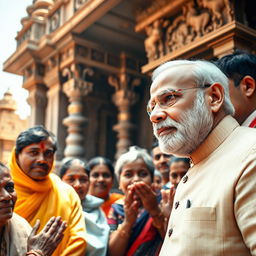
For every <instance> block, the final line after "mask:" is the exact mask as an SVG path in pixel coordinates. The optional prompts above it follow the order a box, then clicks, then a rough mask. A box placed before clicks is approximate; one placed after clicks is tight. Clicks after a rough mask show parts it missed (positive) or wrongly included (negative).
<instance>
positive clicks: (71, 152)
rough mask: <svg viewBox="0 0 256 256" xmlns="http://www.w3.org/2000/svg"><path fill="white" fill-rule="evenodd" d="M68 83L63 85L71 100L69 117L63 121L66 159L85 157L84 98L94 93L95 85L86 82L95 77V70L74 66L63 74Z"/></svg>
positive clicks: (66, 69)
mask: <svg viewBox="0 0 256 256" xmlns="http://www.w3.org/2000/svg"><path fill="white" fill-rule="evenodd" d="M62 75H63V76H64V77H67V79H68V80H67V81H66V82H65V83H64V84H63V91H64V93H65V94H66V95H67V97H68V99H69V102H70V104H69V106H68V114H69V115H68V116H67V117H66V118H65V119H64V120H63V124H64V125H65V126H67V130H68V136H67V138H66V148H65V150H64V156H65V159H69V158H73V157H78V158H84V157H85V150H84V146H83V145H84V143H83V142H84V136H83V132H82V131H83V126H84V125H85V123H86V118H85V117H84V116H83V104H82V97H83V96H85V95H87V94H88V93H89V92H91V91H92V86H93V84H92V83H91V82H88V81H86V79H87V76H92V75H93V70H92V69H90V68H85V67H83V66H81V65H75V64H72V65H71V66H70V67H69V68H65V69H64V70H63V72H62Z"/></svg>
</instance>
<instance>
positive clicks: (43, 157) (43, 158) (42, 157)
mask: <svg viewBox="0 0 256 256" xmlns="http://www.w3.org/2000/svg"><path fill="white" fill-rule="evenodd" d="M37 160H38V161H40V162H41V161H43V162H44V161H45V156H44V154H43V153H39V154H38V157H37Z"/></svg>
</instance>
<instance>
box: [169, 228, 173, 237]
mask: <svg viewBox="0 0 256 256" xmlns="http://www.w3.org/2000/svg"><path fill="white" fill-rule="evenodd" d="M172 232H173V229H172V228H170V229H169V231H168V236H169V237H171V235H172Z"/></svg>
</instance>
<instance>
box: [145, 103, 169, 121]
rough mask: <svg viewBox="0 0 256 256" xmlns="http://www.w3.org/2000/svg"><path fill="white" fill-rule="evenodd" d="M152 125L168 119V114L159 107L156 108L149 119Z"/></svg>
mask: <svg viewBox="0 0 256 256" xmlns="http://www.w3.org/2000/svg"><path fill="white" fill-rule="evenodd" d="M149 119H150V121H151V122H152V123H159V122H161V121H163V120H165V119H166V112H165V111H163V109H161V107H159V106H158V105H156V106H155V108H154V109H153V111H152V112H151V114H150V117H149Z"/></svg>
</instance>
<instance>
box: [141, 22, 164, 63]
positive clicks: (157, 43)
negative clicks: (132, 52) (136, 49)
mask: <svg viewBox="0 0 256 256" xmlns="http://www.w3.org/2000/svg"><path fill="white" fill-rule="evenodd" d="M162 25H163V20H162V19H160V20H155V21H154V22H153V24H152V25H149V26H147V27H146V33H147V36H148V37H147V38H146V39H145V41H144V45H145V49H146V53H147V57H148V60H149V61H152V60H155V59H157V58H159V57H161V56H163V55H164V44H163V30H162V29H163V27H162Z"/></svg>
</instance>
